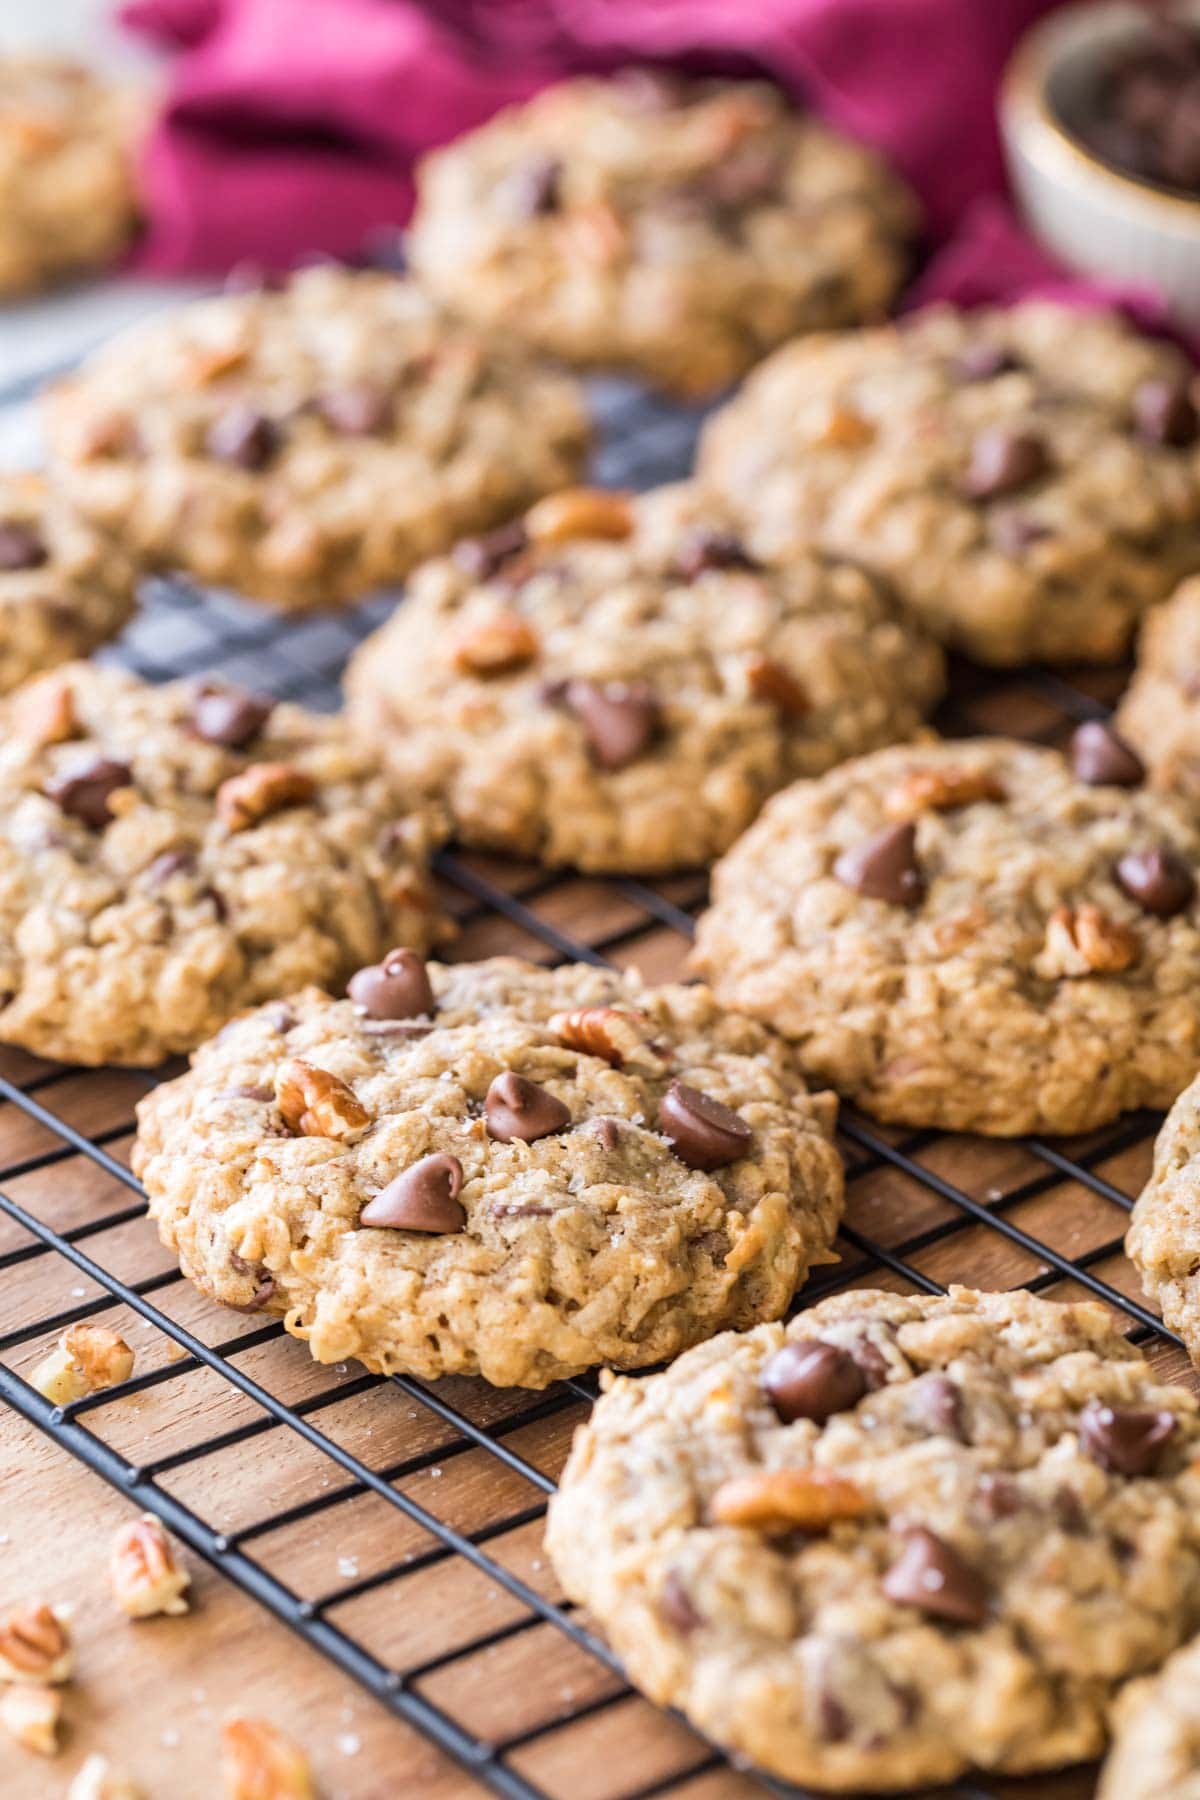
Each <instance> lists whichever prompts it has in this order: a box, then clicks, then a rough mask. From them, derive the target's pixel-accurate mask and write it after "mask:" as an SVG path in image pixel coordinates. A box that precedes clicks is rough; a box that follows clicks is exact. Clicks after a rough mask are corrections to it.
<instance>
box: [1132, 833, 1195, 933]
mask: <svg viewBox="0 0 1200 1800" xmlns="http://www.w3.org/2000/svg"><path fill="white" fill-rule="evenodd" d="M1115 873H1116V877H1117V883H1118V886H1120V887H1122V888H1124V890H1125V892H1126V893H1127V894H1128V895H1129V898H1130V899H1131V900H1136V901H1137V903H1138V905H1139V906H1140V907H1142V908H1143V909H1144V910H1145V911H1146V912H1149V913H1153V914H1154V915H1155V917H1156V918H1159V919H1173V918H1174V917H1175V915H1176V914H1177V913H1181V912H1182V911H1183V910H1184V908H1185V907H1187V906H1189V905H1190V904H1191V901H1192V898H1193V896H1194V894H1195V892H1196V878H1195V876H1194V875H1193V874H1192V871H1191V870H1190V869H1189V868H1188V865H1187V864H1186V863H1185V862H1184V860H1183V858H1182V857H1181V856H1177V855H1176V854H1175V852H1174V850H1169V849H1167V848H1166V847H1165V846H1160V847H1159V848H1157V849H1154V850H1130V851H1129V852H1128V854H1127V855H1125V856H1123V857H1122V858H1121V860H1120V862H1119V863H1118V864H1117V867H1116V871H1115Z"/></svg>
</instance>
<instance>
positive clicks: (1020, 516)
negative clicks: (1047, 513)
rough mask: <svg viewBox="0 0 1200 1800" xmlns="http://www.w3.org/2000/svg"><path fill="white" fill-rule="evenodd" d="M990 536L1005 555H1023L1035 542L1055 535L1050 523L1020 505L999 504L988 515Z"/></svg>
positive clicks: (1040, 541) (1037, 542) (1041, 541)
mask: <svg viewBox="0 0 1200 1800" xmlns="http://www.w3.org/2000/svg"><path fill="white" fill-rule="evenodd" d="M987 529H988V536H989V537H990V538H991V540H992V542H993V544H995V546H996V548H997V550H999V551H1001V552H1003V554H1004V555H1005V556H1022V555H1023V554H1024V553H1025V551H1026V550H1028V549H1030V548H1031V546H1032V545H1034V544H1040V543H1043V542H1044V541H1045V539H1046V538H1048V537H1053V536H1054V533H1053V532H1052V531H1051V529H1050V527H1049V525H1047V524H1045V523H1044V522H1043V521H1042V520H1041V519H1035V518H1034V516H1033V514H1032V513H1028V512H1026V511H1025V509H1024V508H1023V507H1020V506H997V507H995V508H994V509H993V511H992V512H991V513H990V514H989V516H988V527H987Z"/></svg>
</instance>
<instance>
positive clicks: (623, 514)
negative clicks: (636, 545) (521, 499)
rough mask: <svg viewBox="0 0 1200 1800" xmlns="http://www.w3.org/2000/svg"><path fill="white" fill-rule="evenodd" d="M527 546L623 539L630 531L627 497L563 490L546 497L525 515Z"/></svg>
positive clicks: (601, 491) (595, 490) (602, 490)
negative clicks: (570, 541) (581, 540)
mask: <svg viewBox="0 0 1200 1800" xmlns="http://www.w3.org/2000/svg"><path fill="white" fill-rule="evenodd" d="M525 530H526V533H527V534H528V536H529V539H530V542H531V543H536V544H565V543H567V542H569V540H570V539H572V538H627V537H628V536H629V535H630V533H631V532H632V530H633V508H632V507H631V505H630V503H629V496H628V494H618V493H613V492H612V491H611V490H610V489H608V488H585V487H579V488H564V489H563V490H562V492H561V493H559V494H548V495H547V496H546V498H545V499H544V500H539V501H538V503H537V505H536V506H535V507H533V508H531V510H530V511H529V512H528V513H527V514H526V515H525Z"/></svg>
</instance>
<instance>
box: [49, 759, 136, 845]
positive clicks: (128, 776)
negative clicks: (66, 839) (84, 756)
mask: <svg viewBox="0 0 1200 1800" xmlns="http://www.w3.org/2000/svg"><path fill="white" fill-rule="evenodd" d="M132 780H133V770H132V769H131V768H130V766H129V764H128V763H124V762H115V761H114V760H113V759H112V758H111V757H108V756H97V757H95V758H93V760H92V761H91V762H89V763H84V764H82V765H77V766H76V767H75V768H73V769H66V770H64V771H63V772H62V773H61V774H59V775H53V776H51V778H50V780H49V781H48V782H47V783H46V788H45V792H46V794H47V796H48V797H49V798H50V799H51V800H55V801H57V802H58V805H59V806H60V807H61V808H62V810H63V812H65V813H67V814H69V815H70V817H71V818H73V819H79V820H80V821H81V822H82V823H83V824H84V825H90V826H91V828H92V830H93V831H102V830H103V828H104V827H105V826H106V825H107V824H108V823H109V821H110V819H111V818H112V816H113V815H112V812H111V810H110V808H109V804H108V803H109V800H110V799H111V798H112V796H113V795H114V794H115V793H116V792H117V789H118V788H124V787H128V786H129V784H130V782H131V781H132Z"/></svg>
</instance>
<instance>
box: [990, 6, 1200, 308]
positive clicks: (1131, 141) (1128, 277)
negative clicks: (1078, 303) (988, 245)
mask: <svg viewBox="0 0 1200 1800" xmlns="http://www.w3.org/2000/svg"><path fill="white" fill-rule="evenodd" d="M1000 124H1001V133H1002V136H1003V139H1004V145H1005V151H1006V155H1007V160H1008V167H1009V174H1010V177H1011V180H1012V184H1013V187H1014V189H1015V191H1016V194H1017V198H1018V200H1019V202H1020V205H1021V209H1022V211H1023V212H1024V214H1025V217H1026V220H1027V221H1028V223H1029V224H1030V225H1031V226H1032V228H1033V230H1034V231H1035V232H1036V234H1037V236H1038V237H1039V238H1041V239H1042V241H1043V242H1044V243H1045V244H1046V245H1047V247H1048V248H1049V249H1050V250H1052V251H1053V252H1054V253H1055V255H1057V256H1059V257H1061V259H1062V260H1063V261H1064V262H1066V263H1067V264H1068V265H1069V266H1070V267H1072V268H1075V269H1078V270H1080V271H1082V272H1084V273H1086V274H1091V275H1097V276H1100V277H1102V278H1103V279H1104V280H1106V281H1109V282H1113V283H1120V282H1128V283H1132V284H1136V285H1139V286H1144V287H1147V288H1153V289H1157V290H1158V291H1159V292H1160V293H1161V294H1162V296H1163V297H1164V299H1165V301H1166V303H1167V306H1168V308H1169V309H1170V312H1171V314H1172V315H1173V317H1175V318H1176V319H1178V320H1179V321H1180V322H1182V323H1194V322H1195V321H1197V320H1200V13H1197V11H1196V9H1195V8H1191V7H1183V8H1179V9H1177V10H1175V11H1173V12H1171V13H1170V14H1165V13H1162V12H1157V11H1156V10H1155V9H1153V8H1150V7H1146V8H1138V7H1132V6H1124V5H1116V4H1110V3H1107V0H1105V3H1103V4H1097V5H1084V6H1069V7H1062V8H1056V9H1055V10H1054V11H1053V12H1052V13H1051V14H1050V15H1049V17H1047V18H1045V19H1043V20H1042V21H1041V22H1040V24H1038V25H1036V26H1035V27H1034V28H1033V29H1032V30H1031V31H1030V32H1028V33H1027V34H1026V36H1025V38H1024V39H1023V40H1022V42H1021V43H1020V45H1019V46H1018V48H1017V51H1016V54H1015V55H1014V57H1013V59H1012V61H1011V62H1010V64H1009V67H1008V70H1007V73H1006V75H1005V79H1004V83H1003V87H1002V90H1001V96H1000Z"/></svg>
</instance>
